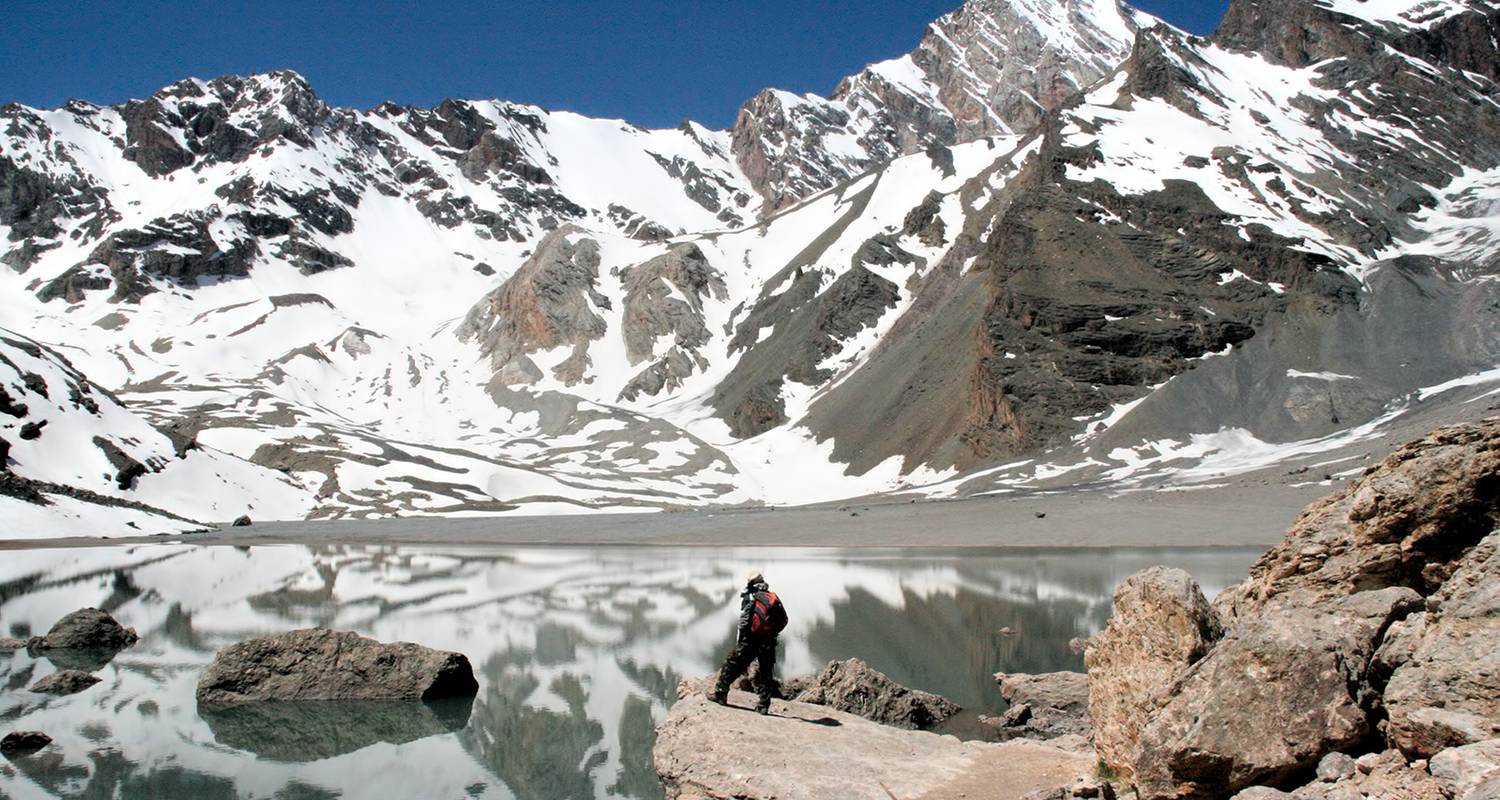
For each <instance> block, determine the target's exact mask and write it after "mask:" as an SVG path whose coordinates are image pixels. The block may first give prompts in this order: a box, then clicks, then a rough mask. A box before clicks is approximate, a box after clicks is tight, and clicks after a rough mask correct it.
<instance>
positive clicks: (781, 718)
mask: <svg viewBox="0 0 1500 800" xmlns="http://www.w3.org/2000/svg"><path fill="white" fill-rule="evenodd" d="M730 702H731V703H732V704H734V705H735V706H739V707H738V708H734V707H729V708H726V707H723V706H719V705H715V704H714V703H710V702H709V701H708V700H707V699H705V698H704V697H703V695H702V694H701V693H698V692H693V693H689V694H687V695H685V696H684V697H683V699H681V700H679V701H678V702H677V703H676V704H675V705H673V706H672V709H671V711H670V712H668V714H667V717H666V719H665V720H663V721H662V723H661V724H660V725H659V726H658V727H657V735H656V745H655V747H654V749H653V751H652V758H653V761H654V763H655V765H656V771H657V774H658V775H659V776H660V778H661V780H662V785H663V787H664V788H665V789H666V795H667V797H668V798H669V800H730V798H733V799H734V800H794V799H795V800H890V798H892V797H900V798H920V797H944V798H947V797H953V798H957V797H965V796H967V797H975V798H977V797H985V798H992V800H1020V799H1021V798H1022V797H1025V796H1026V795H1027V794H1029V793H1031V792H1034V791H1037V790H1050V789H1053V788H1054V787H1057V786H1066V785H1069V784H1072V783H1073V782H1075V781H1076V780H1078V779H1079V778H1082V777H1084V776H1086V775H1088V774H1090V773H1091V772H1092V771H1093V765H1094V763H1093V759H1092V757H1090V756H1089V755H1087V754H1080V753H1076V752H1070V751H1067V750H1063V749H1061V748H1056V747H1051V746H1049V745H1046V744H1042V743H1037V742H1027V741H1014V742H1006V743H1004V744H991V743H984V742H961V741H959V740H958V739H955V738H953V737H951V736H940V735H938V734H934V733H929V732H926V731H912V730H903V729H901V728H896V727H892V726H889V725H881V724H878V723H875V722H871V721H870V720H867V719H865V718H863V717H859V716H855V715H853V714H847V713H844V712H841V711H835V710H832V709H829V708H827V707H824V706H816V705H810V704H807V703H799V702H785V703H784V702H777V703H775V704H774V705H773V707H772V711H773V712H774V713H773V714H772V715H771V716H768V717H763V716H760V715H759V714H756V713H754V712H753V711H751V710H750V708H751V707H752V706H754V704H755V697H754V695H750V694H746V693H744V692H739V691H735V692H731V694H730Z"/></svg>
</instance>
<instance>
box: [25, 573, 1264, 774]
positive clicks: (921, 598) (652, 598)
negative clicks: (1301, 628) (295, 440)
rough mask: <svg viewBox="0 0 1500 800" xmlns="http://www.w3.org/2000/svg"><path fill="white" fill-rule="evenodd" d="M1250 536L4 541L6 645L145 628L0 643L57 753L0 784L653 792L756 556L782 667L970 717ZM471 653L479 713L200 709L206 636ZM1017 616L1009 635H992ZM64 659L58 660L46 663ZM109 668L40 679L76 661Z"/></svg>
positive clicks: (457, 708)
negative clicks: (779, 620)
mask: <svg viewBox="0 0 1500 800" xmlns="http://www.w3.org/2000/svg"><path fill="white" fill-rule="evenodd" d="M1255 556H1256V552H1255V551H1250V550H1200V551H1161V550H1155V551H1109V550H1104V551H1047V552H1036V551H1028V552H1018V551H984V552H978V551H947V552H935V551H857V550H829V549H818V550H758V551H750V550H720V549H714V550H710V549H706V548H682V549H661V548H649V549H646V548H642V549H629V548H547V547H530V548H503V549H502V548H481V547H471V548H441V549H425V548H424V549H418V548H392V547H370V546H324V547H306V546H268V547H255V548H233V547H196V546H187V545H153V546H136V547H105V548H94V549H62V550H34V551H13V552H9V553H6V554H5V557H4V558H3V559H0V561H3V564H0V636H17V637H21V638H24V637H25V636H27V635H30V634H33V633H40V632H44V631H45V630H46V629H47V627H49V626H50V625H51V624H52V622H54V621H56V620H57V619H58V618H59V617H61V616H62V615H64V614H66V613H68V612H69V611H73V610H75V609H77V608H80V607H84V606H90V605H93V606H98V607H100V608H104V609H106V610H108V611H109V612H111V613H112V614H114V615H115V616H116V617H117V618H118V619H119V620H120V621H121V622H122V623H124V624H126V625H130V626H134V627H135V628H136V629H137V630H138V631H139V632H140V634H141V636H142V639H141V642H140V643H139V644H137V645H136V646H135V647H133V648H131V649H129V650H126V651H124V652H122V653H121V654H119V655H118V656H116V657H115V658H114V659H113V660H110V661H108V662H107V663H105V662H103V661H99V662H94V663H85V664H77V663H66V662H57V661H54V660H53V655H51V654H48V655H45V656H42V657H40V658H36V659H34V658H32V657H31V656H30V655H29V654H28V653H26V652H25V651H24V650H23V651H20V652H16V653H13V654H5V653H0V691H3V693H0V720H3V723H0V729H3V730H41V731H45V732H46V733H48V734H49V735H51V736H52V737H53V738H54V739H55V740H56V741H55V743H54V744H53V745H52V746H51V747H50V748H48V749H47V750H44V751H43V752H42V753H40V754H38V755H35V756H31V757H28V758H21V759H17V760H14V761H4V760H0V796H7V797H12V798H16V800H23V799H24V798H31V797H58V796H61V797H79V798H83V797H122V798H230V797H257V798H331V797H339V796H348V797H376V796H378V797H389V798H407V797H420V798H480V797H485V798H490V797H493V798H522V799H523V800H569V799H572V798H596V797H600V798H602V797H628V798H657V797H660V796H661V788H660V786H659V785H658V784H657V781H656V777H655V773H654V772H653V770H652V768H651V745H652V736H653V733H652V731H653V728H654V727H655V724H656V722H657V721H658V720H659V719H660V718H661V717H662V716H663V715H664V714H665V713H666V710H667V708H668V707H669V706H670V704H671V702H672V701H673V700H674V699H675V687H676V685H677V682H678V681H679V680H680V679H682V678H684V677H691V676H695V675H705V674H708V673H709V672H711V671H712V670H713V669H715V668H716V667H717V665H718V661H719V659H720V658H721V657H722V656H723V654H724V653H725V652H726V651H727V650H728V648H729V646H730V644H731V642H732V639H733V627H734V618H735V615H736V614H737V612H738V604H737V602H736V594H737V591H738V588H739V587H738V585H737V584H738V583H739V580H740V577H741V576H742V575H743V574H744V572H745V570H746V569H747V568H749V567H750V566H752V565H753V566H755V567H758V568H761V569H764V570H765V573H766V576H767V578H768V579H769V580H770V582H771V584H772V586H773V587H774V588H775V589H776V591H777V592H778V593H779V594H781V596H782V597H783V598H785V600H786V602H787V606H788V608H789V610H790V611H791V614H792V625H791V627H790V628H789V629H788V631H787V633H786V634H784V635H783V653H782V657H781V663H780V666H779V672H780V674H782V675H794V674H800V673H807V672H812V671H814V670H816V669H817V668H818V667H820V666H821V665H822V664H823V663H825V662H827V661H828V660H830V659H835V658H848V657H851V656H858V657H860V658H863V659H865V660H866V661H868V662H870V663H871V664H872V665H873V666H875V667H876V668H877V669H880V670H882V671H883V672H885V673H887V674H889V675H890V676H891V677H892V678H894V679H896V680H897V681H900V682H901V683H904V684H907V685H910V686H914V687H917V688H921V689H926V690H929V691H934V692H938V693H941V694H944V695H946V696H948V697H950V698H952V699H953V700H955V701H957V702H959V703H960V704H962V705H964V706H965V707H967V708H968V709H971V710H975V711H998V710H1000V709H1001V708H1002V707H1003V701H1001V699H1000V696H999V693H998V691H997V690H996V688H995V684H994V681H993V679H992V677H991V676H992V675H993V674H994V673H995V672H998V671H1008V672H1044V671H1051V670H1058V669H1080V668H1081V666H1082V660H1081V657H1080V656H1078V655H1077V654H1075V653H1073V652H1072V651H1071V650H1070V649H1069V648H1068V641H1069V640H1070V639H1072V638H1074V637H1077V636H1087V635H1089V634H1091V633H1093V632H1095V631H1097V630H1098V629H1099V628H1101V627H1102V626H1103V625H1104V623H1105V622H1106V621H1107V619H1108V615H1109V602H1110V594H1111V592H1112V591H1113V588H1114V586H1115V585H1116V583H1118V582H1119V581H1120V580H1121V579H1123V578H1124V577H1125V576H1127V575H1129V574H1130V573H1132V572H1134V571H1136V570H1138V569H1142V568H1144V567H1147V566H1151V565H1153V564H1169V565H1172V566H1180V567H1183V568H1185V569H1188V570H1189V571H1190V572H1192V573H1193V574H1194V575H1195V576H1196V577H1197V578H1198V580H1199V581H1200V582H1201V583H1202V584H1203V586H1204V590H1205V591H1206V592H1208V593H1210V594H1213V593H1215V592H1217V591H1218V590H1220V589H1222V588H1223V587H1224V586H1226V585H1228V584H1230V583H1233V582H1235V581H1237V580H1239V579H1240V578H1241V577H1243V575H1244V574H1245V571H1246V570H1247V569H1248V567H1249V564H1250V562H1251V561H1252V560H1253V559H1254V557H1255ZM318 625H322V626H328V627H334V628H341V629H350V630H356V631H359V632H360V633H363V634H365V635H367V636H372V637H375V638H377V639H381V640H384V641H396V640H405V641H414V642H420V643H422V644H426V645H429V646H432V647H438V648H445V649H453V650H458V651H461V652H463V653H466V654H467V655H468V656H469V658H470V659H471V660H472V661H473V662H474V666H475V670H476V673H477V677H478V678H479V681H480V691H479V696H478V697H477V698H475V699H474V701H473V703H472V705H471V704H469V703H468V702H464V703H461V704H457V705H432V706H425V705H421V704H416V705H404V706H403V705H400V704H395V705H392V704H379V703H374V704H326V705H322V704H315V703H314V704H295V705H284V706H267V707H264V708H255V709H247V710H238V711H234V712H216V713H209V712H204V713H200V712H199V709H198V708H197V705H196V703H195V702H194V699H193V690H194V686H195V684H196V682H197V677H198V673H199V672H200V671H201V670H202V669H203V668H204V667H205V666H206V665H207V664H208V662H209V661H210V660H211V659H212V658H213V654H214V652H215V651H216V650H218V649H219V648H221V647H224V646H226V645H228V644H231V643H233V642H236V641H239V640H241V639H245V638H248V637H250V636H255V635H258V634H264V633H273V632H278V631H284V630H290V629H293V628H302V627H310V626H318ZM1002 628H1008V629H1010V632H1008V633H1001V629H1002ZM57 657H58V658H62V656H60V655H59V656H57ZM78 666H83V667H84V668H92V669H93V670H94V671H95V672H96V674H98V675H99V677H101V678H103V682H102V683H100V684H99V685H97V686H95V687H93V688H91V689H89V690H87V691H85V692H82V693H80V694H77V695H73V696H69V697H50V696H45V695H39V694H32V693H30V692H27V691H25V687H27V686H29V685H30V684H31V683H32V682H33V681H35V680H36V679H37V678H40V677H42V676H43V675H46V674H48V673H50V672H53V671H55V670H56V669H59V668H64V667H75V668H76V667H78Z"/></svg>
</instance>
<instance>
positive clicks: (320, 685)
mask: <svg viewBox="0 0 1500 800" xmlns="http://www.w3.org/2000/svg"><path fill="white" fill-rule="evenodd" d="M478 691H479V684H478V682H477V681H475V679H474V670H473V668H472V667H471V666H470V664H469V659H467V658H465V657H464V656H463V655H462V654H461V653H453V652H447V651H442V650H434V649H432V648H430V647H423V646H422V645H419V644H412V643H410V642H395V643H391V644H386V643H382V642H377V641H375V640H374V639H367V638H365V637H363V636H360V635H359V634H357V633H353V632H350V631H332V630H328V629H326V628H308V629H304V630H297V631H290V632H288V633H282V634H276V635H273V636H260V637H257V638H254V639H248V640H246V641H243V642H240V643H238V644H233V645H230V646H229V647H226V648H224V649H223V650H220V651H219V652H218V654H217V655H215V656H214V660H213V663H212V664H210V665H209V667H208V669H207V670H205V671H204V672H203V675H202V676H201V677H200V678H199V679H198V692H197V697H198V702H199V704H201V705H205V706H227V705H235V704H238V703H253V702H262V701H290V700H438V699H442V698H447V697H469V696H473V695H474V694H476V693H477V692H478Z"/></svg>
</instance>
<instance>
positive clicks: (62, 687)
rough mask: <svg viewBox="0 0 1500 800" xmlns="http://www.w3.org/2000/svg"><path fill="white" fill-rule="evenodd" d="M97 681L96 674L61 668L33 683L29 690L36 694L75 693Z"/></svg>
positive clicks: (98, 679)
mask: <svg viewBox="0 0 1500 800" xmlns="http://www.w3.org/2000/svg"><path fill="white" fill-rule="evenodd" d="M99 681H100V678H99V677H98V676H97V675H93V674H90V673H87V672H84V671H82V670H77V669H63V670H58V671H57V672H54V673H52V674H51V675H47V676H45V677H43V678H41V679H40V680H38V681H37V682H36V683H33V684H32V685H31V691H33V692H36V693H38V694H77V693H79V692H81V691H83V690H84V689H87V688H89V687H91V686H93V685H94V684H96V683H98V682H99Z"/></svg>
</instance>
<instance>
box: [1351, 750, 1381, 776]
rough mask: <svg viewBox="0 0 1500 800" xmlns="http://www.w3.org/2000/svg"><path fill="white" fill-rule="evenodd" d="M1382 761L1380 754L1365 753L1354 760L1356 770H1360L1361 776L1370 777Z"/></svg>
mask: <svg viewBox="0 0 1500 800" xmlns="http://www.w3.org/2000/svg"><path fill="white" fill-rule="evenodd" d="M1380 761H1381V758H1380V754H1379V753H1365V754H1364V755H1362V756H1360V757H1359V758H1356V759H1355V760H1354V768H1355V769H1356V770H1358V771H1359V774H1361V775H1369V774H1370V773H1371V772H1374V771H1375V767H1376V766H1377V765H1379V764H1380Z"/></svg>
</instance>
